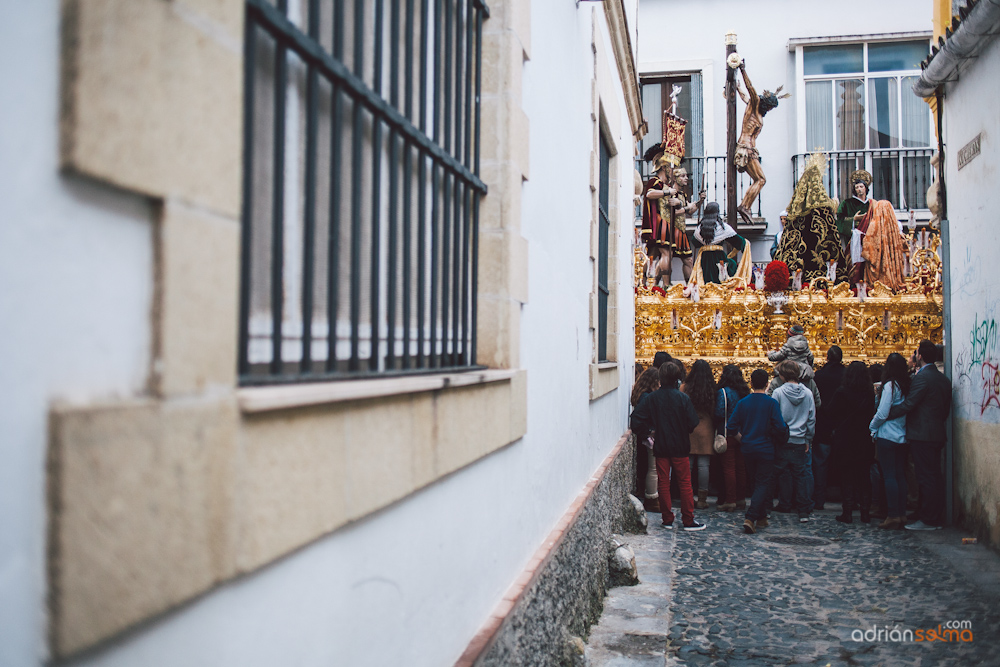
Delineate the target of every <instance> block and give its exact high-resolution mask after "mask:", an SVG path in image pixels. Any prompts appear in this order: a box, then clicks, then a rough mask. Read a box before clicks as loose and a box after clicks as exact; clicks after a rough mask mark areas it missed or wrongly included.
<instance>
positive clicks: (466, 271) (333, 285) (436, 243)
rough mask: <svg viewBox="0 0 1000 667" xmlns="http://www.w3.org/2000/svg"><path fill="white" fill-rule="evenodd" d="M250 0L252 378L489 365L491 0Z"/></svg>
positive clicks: (247, 285) (248, 373) (245, 252)
mask: <svg viewBox="0 0 1000 667" xmlns="http://www.w3.org/2000/svg"><path fill="white" fill-rule="evenodd" d="M300 7H301V8H302V9H299V8H300ZM246 8H247V14H246V18H247V20H246V35H245V38H246V41H245V44H246V46H245V54H244V55H245V68H246V69H245V72H246V75H245V99H246V103H245V110H244V113H245V117H244V173H243V214H242V218H243V219H242V225H243V231H242V267H241V292H240V334H239V375H240V381H241V382H242V383H244V384H254V383H262V382H282V381H284V382H287V381H311V380H319V379H324V378H340V377H358V376H366V375H373V374H392V373H415V372H432V371H440V370H444V369H465V368H470V367H472V366H474V364H475V359H476V288H477V278H476V272H477V255H478V220H479V205H480V198H481V196H482V195H484V194H485V193H486V186H485V185H484V183H483V182H482V180H481V179H480V178H479V153H480V143H479V135H480V81H481V68H480V63H481V60H482V25H483V21H484V19H485V18H487V17H488V15H489V13H488V9H487V7H486V5H485V4H484V3H483V2H482V0H353V2H352V1H350V0H337V1H335V2H332V3H329V2H320V0H306V2H303V3H299V2H295V3H289V2H288V0H276V1H274V0H272V1H268V0H247V3H246Z"/></svg>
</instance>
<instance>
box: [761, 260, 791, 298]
mask: <svg viewBox="0 0 1000 667" xmlns="http://www.w3.org/2000/svg"><path fill="white" fill-rule="evenodd" d="M789 278H790V276H789V273H788V265H787V264H785V263H784V262H782V261H780V260H777V259H776V260H774V261H773V262H771V263H770V264H768V265H767V268H765V269H764V289H765V290H767V291H768V292H784V291H785V290H786V289H788V280H789Z"/></svg>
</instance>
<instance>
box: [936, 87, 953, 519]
mask: <svg viewBox="0 0 1000 667" xmlns="http://www.w3.org/2000/svg"><path fill="white" fill-rule="evenodd" d="M935 97H936V99H937V114H936V115H937V135H938V206H939V207H940V208H939V215H940V216H941V292H942V295H943V296H944V312H943V313H942V316H943V317H942V319H943V322H942V324H943V326H944V373H945V376H947V378H948V380H952V377H953V373H952V365H951V364H952V359H953V358H954V357H953V353H952V349H951V348H952V346H953V345H954V338H953V337H952V335H951V223H950V221H949V220H948V195H947V189H946V188H945V182H944V171H945V170H944V127H943V126H944V121H943V119H944V95H942V94H941V89H940V88H939V89H938V90H936V91H935ZM953 387H954V385H953ZM951 404H952V408H953V409H952V411H951V412H949V413H948V419H947V421H946V422H945V438H946V440H945V447H944V484H945V487H944V509H945V521H946V522H947V523H948V525H949V526H950V525H953V524H954V523H955V506H954V505H955V503H954V493H955V490H954V488H955V483H954V474H955V455H954V438H953V437H952V425H953V423H954V420H953V419H952V413H954V406H955V400H954V397H952V401H951Z"/></svg>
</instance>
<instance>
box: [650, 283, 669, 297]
mask: <svg viewBox="0 0 1000 667" xmlns="http://www.w3.org/2000/svg"><path fill="white" fill-rule="evenodd" d="M652 291H653V292H656V293H657V294H659V295H660V296H666V295H667V293H666V292H664V291H663V288H662V287H660V286H659V285H657V286H656V287H654V288H653V289H652Z"/></svg>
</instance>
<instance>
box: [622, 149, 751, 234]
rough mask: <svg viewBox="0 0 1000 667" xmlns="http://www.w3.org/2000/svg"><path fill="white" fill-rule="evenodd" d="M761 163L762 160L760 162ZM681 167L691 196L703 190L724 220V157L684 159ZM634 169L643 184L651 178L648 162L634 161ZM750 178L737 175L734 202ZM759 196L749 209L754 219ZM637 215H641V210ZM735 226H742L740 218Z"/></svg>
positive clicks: (741, 193) (739, 197)
mask: <svg viewBox="0 0 1000 667" xmlns="http://www.w3.org/2000/svg"><path fill="white" fill-rule="evenodd" d="M761 162H763V160H762V161H761ZM681 166H683V167H684V168H686V169H687V171H688V177H689V181H690V185H689V187H690V189H691V193H690V194H691V196H692V197H693V198H696V197H697V196H698V193H699V192H701V191H702V190H705V197H706V199H705V201H707V202H709V201H714V202H718V204H719V209H720V210H721V212H722V218H723V219H725V218H726V157H725V156H724V155H719V156H708V157H686V158H684V161H683V162H682V163H681ZM636 168H637V169H638V170H639V173H640V174H641V175H642V180H643V182H644V183H645V182H646V179H648V178H650V177H651V176H652V171H651V170H652V168H651V166H650V164H649V163H648V162H644V161H642V160H637V161H636ZM750 183H751V180H750V177H749V176H747V175H746V174H741V173H737V178H736V202H737V203H739V202H740V201H741V200H742V199H743V195H744V194H745V193H746V189H747V188H748V187H750ZM762 195H763V191H762V192H761V195H758V197H757V202H756V203H755V204H754V206H753V208H752V209H751V213H752V214H753V215H754V216H756V217H758V218H759V217H761V203H760V202H761V196H762ZM639 215H641V210H640V213H639ZM736 222H737V226H741V225H742V224H743V222H742V220H741V218H739V217H738V216H737V218H736Z"/></svg>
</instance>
